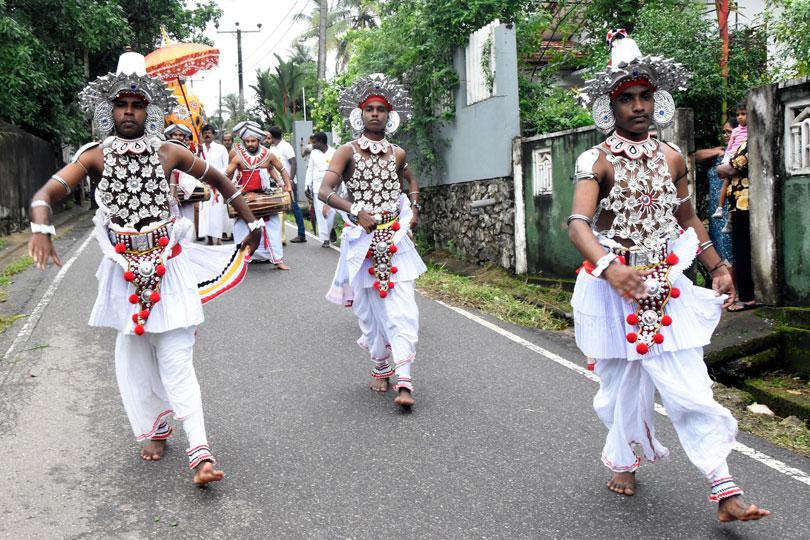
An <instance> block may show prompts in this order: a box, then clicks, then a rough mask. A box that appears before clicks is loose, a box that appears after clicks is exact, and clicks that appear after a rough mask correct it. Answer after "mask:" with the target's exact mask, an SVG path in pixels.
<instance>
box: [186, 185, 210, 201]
mask: <svg viewBox="0 0 810 540" xmlns="http://www.w3.org/2000/svg"><path fill="white" fill-rule="evenodd" d="M210 198H211V190H210V189H209V187H208V186H206V185H205V184H200V185H199V186H197V187H195V188H194V191H192V192H191V195H189V197H188V199H186V200H184V201H182V202H184V203H198V202H203V201H207V200H208V199H210Z"/></svg>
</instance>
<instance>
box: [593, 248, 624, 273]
mask: <svg viewBox="0 0 810 540" xmlns="http://www.w3.org/2000/svg"><path fill="white" fill-rule="evenodd" d="M616 259H618V255H616V254H615V253H608V254H606V255H603V256H602V257H601V258H600V259H599V260H598V261H596V266H595V267H594V269H593V270H591V275H592V276H594V277H599V276H601V275H602V272H604V271H605V269H606V268H607V267H608V266H610V263H612V262H613V261H615V260H616Z"/></svg>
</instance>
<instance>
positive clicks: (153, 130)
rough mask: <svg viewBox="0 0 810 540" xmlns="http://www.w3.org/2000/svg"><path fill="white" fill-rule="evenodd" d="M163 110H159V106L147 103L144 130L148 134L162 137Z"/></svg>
mask: <svg viewBox="0 0 810 540" xmlns="http://www.w3.org/2000/svg"><path fill="white" fill-rule="evenodd" d="M163 126H164V120H163V111H161V110H160V107H157V106H155V105H149V106H148V107H146V125H145V126H144V131H145V132H146V134H147V135H150V136H153V137H155V136H158V137H161V138H162V137H163Z"/></svg>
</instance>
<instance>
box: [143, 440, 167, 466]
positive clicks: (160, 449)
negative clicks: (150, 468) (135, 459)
mask: <svg viewBox="0 0 810 540" xmlns="http://www.w3.org/2000/svg"><path fill="white" fill-rule="evenodd" d="M165 451H166V441H152V440H150V441H149V442H147V443H146V446H144V447H143V448H141V457H142V458H143V459H144V461H160V459H161V458H162V457H163V453H164V452H165Z"/></svg>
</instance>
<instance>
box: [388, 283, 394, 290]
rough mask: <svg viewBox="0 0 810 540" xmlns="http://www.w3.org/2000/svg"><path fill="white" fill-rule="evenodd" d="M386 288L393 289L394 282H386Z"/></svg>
mask: <svg viewBox="0 0 810 540" xmlns="http://www.w3.org/2000/svg"><path fill="white" fill-rule="evenodd" d="M388 288H389V289H393V288H394V282H393V281H389V282H388Z"/></svg>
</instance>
